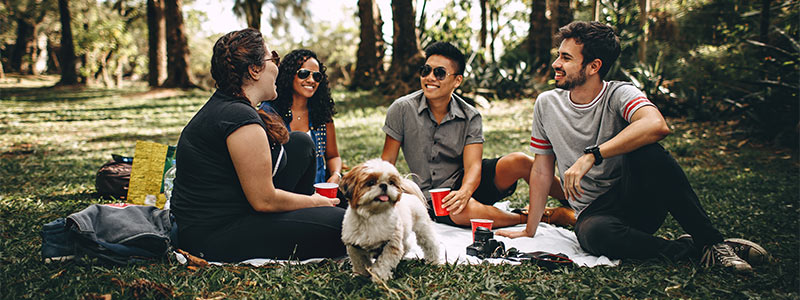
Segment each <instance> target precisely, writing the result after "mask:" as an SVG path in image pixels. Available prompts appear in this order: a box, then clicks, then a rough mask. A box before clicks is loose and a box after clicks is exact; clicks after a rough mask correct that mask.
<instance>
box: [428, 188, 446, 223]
mask: <svg viewBox="0 0 800 300" xmlns="http://www.w3.org/2000/svg"><path fill="white" fill-rule="evenodd" d="M428 192H430V193H431V200H433V213H434V214H436V216H438V217H441V216H446V215H449V214H450V212H449V211H447V210H446V209H444V207H442V199H444V197H445V196H447V194H450V189H449V188H438V189H432V190H429V191H428Z"/></svg>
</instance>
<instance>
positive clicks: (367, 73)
mask: <svg viewBox="0 0 800 300" xmlns="http://www.w3.org/2000/svg"><path fill="white" fill-rule="evenodd" d="M358 18H359V20H360V21H361V35H360V37H361V41H360V42H359V43H358V52H357V54H356V56H357V58H356V71H355V75H354V78H353V81H352V82H351V85H350V88H351V89H356V88H358V89H365V90H368V89H372V88H374V87H375V86H377V85H378V83H379V82H380V79H381V76H383V55H384V42H383V36H382V31H381V28H382V27H383V19H381V12H380V10H379V9H378V5H377V3H376V2H375V0H358Z"/></svg>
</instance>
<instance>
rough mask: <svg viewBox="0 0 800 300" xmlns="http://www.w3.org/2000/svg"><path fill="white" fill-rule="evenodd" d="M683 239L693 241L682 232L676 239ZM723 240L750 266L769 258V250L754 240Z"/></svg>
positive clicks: (764, 261)
mask: <svg viewBox="0 0 800 300" xmlns="http://www.w3.org/2000/svg"><path fill="white" fill-rule="evenodd" d="M683 239H687V240H689V241H693V240H692V236H691V235H689V234H682V235H681V236H679V237H678V238H677V239H676V240H683ZM724 242H725V244H727V245H728V246H730V247H731V249H733V253H735V254H736V256H738V257H739V258H741V259H744V261H746V262H747V263H748V264H750V265H751V266H756V265H762V264H764V263H767V262H769V261H770V260H771V256H770V255H769V252H767V250H765V249H764V248H763V247H761V246H760V245H758V244H756V243H754V242H751V241H748V240H745V239H735V238H730V239H725V241H724Z"/></svg>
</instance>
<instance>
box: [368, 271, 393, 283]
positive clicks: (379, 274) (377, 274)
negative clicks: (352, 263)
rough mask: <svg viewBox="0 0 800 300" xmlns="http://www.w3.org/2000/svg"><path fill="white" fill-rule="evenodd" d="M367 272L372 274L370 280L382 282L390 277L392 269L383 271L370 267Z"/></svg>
mask: <svg viewBox="0 0 800 300" xmlns="http://www.w3.org/2000/svg"><path fill="white" fill-rule="evenodd" d="M369 273H370V274H372V282H374V283H382V282H386V281H387V280H389V279H392V271H391V270H387V271H383V270H380V269H374V268H373V269H370V270H369Z"/></svg>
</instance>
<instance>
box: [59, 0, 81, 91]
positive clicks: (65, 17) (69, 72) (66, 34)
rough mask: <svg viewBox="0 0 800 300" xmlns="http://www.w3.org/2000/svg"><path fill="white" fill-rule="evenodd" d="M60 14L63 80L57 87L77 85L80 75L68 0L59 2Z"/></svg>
mask: <svg viewBox="0 0 800 300" xmlns="http://www.w3.org/2000/svg"><path fill="white" fill-rule="evenodd" d="M58 12H59V14H60V15H61V49H60V51H61V55H60V58H61V59H60V60H61V62H60V64H61V80H60V81H59V82H58V84H57V85H76V84H78V73H77V72H76V71H75V59H76V58H75V45H74V44H73V41H72V26H71V24H72V16H70V12H69V2H68V0H58Z"/></svg>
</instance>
